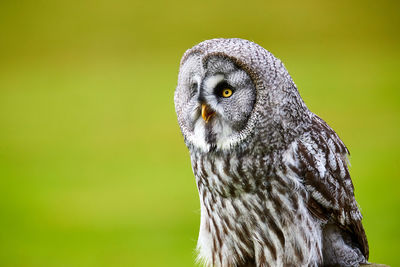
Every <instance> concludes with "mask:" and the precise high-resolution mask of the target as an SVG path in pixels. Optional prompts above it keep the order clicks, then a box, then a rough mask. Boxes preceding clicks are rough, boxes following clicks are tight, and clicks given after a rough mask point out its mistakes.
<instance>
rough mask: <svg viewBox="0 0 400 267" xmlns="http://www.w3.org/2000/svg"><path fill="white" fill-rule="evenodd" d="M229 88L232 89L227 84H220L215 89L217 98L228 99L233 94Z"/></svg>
mask: <svg viewBox="0 0 400 267" xmlns="http://www.w3.org/2000/svg"><path fill="white" fill-rule="evenodd" d="M231 88H232V87H231V86H230V85H229V84H228V83H226V82H222V83H220V84H218V85H217V87H216V88H215V93H216V95H218V96H219V97H223V98H228V97H230V96H231V95H232V94H233V90H232V89H231Z"/></svg>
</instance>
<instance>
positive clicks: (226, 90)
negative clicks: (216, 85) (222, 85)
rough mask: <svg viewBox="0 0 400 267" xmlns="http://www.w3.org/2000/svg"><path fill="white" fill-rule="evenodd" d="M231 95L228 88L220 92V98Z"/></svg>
mask: <svg viewBox="0 0 400 267" xmlns="http://www.w3.org/2000/svg"><path fill="white" fill-rule="evenodd" d="M232 94H233V92H232V90H231V89H229V88H226V89H223V90H222V97H230V96H231V95H232Z"/></svg>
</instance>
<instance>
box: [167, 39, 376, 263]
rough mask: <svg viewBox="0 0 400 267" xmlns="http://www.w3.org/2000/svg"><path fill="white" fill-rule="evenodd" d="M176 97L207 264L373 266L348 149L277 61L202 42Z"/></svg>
mask: <svg viewBox="0 0 400 267" xmlns="http://www.w3.org/2000/svg"><path fill="white" fill-rule="evenodd" d="M174 100H175V110H176V113H177V116H178V122H179V126H180V128H181V131H182V134H183V137H184V140H185V143H186V145H187V147H188V148H189V151H190V157H191V163H192V169H193V172H194V175H195V177H196V183H197V188H198V191H199V195H200V202H201V222H200V233H199V238H198V246H197V247H198V251H199V259H200V261H202V262H203V263H204V264H205V265H206V266H359V264H362V263H366V262H367V260H368V254H369V252H368V243H367V238H366V236H365V232H364V228H363V226H362V224H361V218H362V216H361V213H360V211H359V209H358V206H357V202H356V200H355V198H354V187H353V184H352V181H351V178H350V174H349V171H348V167H347V154H348V153H349V152H348V150H347V148H346V146H345V145H344V144H343V142H342V141H341V140H340V138H339V137H338V135H337V134H336V133H335V132H334V131H333V130H332V129H331V128H330V127H329V126H328V125H327V124H326V123H325V122H324V121H323V120H322V119H321V118H319V117H318V116H317V115H315V114H314V113H312V112H311V111H310V110H309V109H308V108H307V107H306V105H305V104H304V102H303V100H302V98H301V97H300V95H299V92H298V91H297V88H296V85H295V84H294V82H293V80H292V78H291V77H290V75H289V74H288V72H287V70H286V69H285V67H284V65H283V64H282V62H281V61H280V60H279V59H277V58H276V57H274V56H273V55H272V54H271V53H270V52H268V51H266V50H265V49H264V48H262V47H261V46H259V45H257V44H255V43H253V42H250V41H247V40H242V39H213V40H207V41H204V42H202V43H200V44H198V45H196V46H194V47H193V48H191V49H189V50H188V51H186V53H185V54H184V56H183V58H182V60H181V64H180V71H179V78H178V85H177V88H176V90H175V99H174Z"/></svg>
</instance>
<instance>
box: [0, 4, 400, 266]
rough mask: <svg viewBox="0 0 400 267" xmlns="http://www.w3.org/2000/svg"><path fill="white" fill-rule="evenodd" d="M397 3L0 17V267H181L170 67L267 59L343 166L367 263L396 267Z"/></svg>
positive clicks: (182, 200) (187, 190)
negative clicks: (247, 55) (208, 50)
mask: <svg viewBox="0 0 400 267" xmlns="http://www.w3.org/2000/svg"><path fill="white" fill-rule="evenodd" d="M399 7H400V6H399V2H398V1H397V2H396V1H326V2H321V1H316V0H315V1H308V0H307V1H293V2H290V1H280V2H278V1H275V2H267V1H220V2H213V1H175V2H169V1H147V2H141V1H127V0H117V1H93V0H83V1H76V0H73V1H43V0H38V1H23V0H16V1H7V0H2V1H0V216H1V217H0V229H1V230H0V231H1V233H0V266H194V258H195V253H194V248H195V245H196V240H197V234H198V228H199V215H200V212H199V200H198V195H197V190H196V186H195V182H194V177H193V175H192V172H191V167H190V161H189V155H188V152H187V149H186V147H185V145H184V143H183V140H182V137H181V134H180V131H179V128H178V124H177V122H176V117H175V111H174V104H173V92H174V89H175V86H176V81H177V74H178V67H179V60H180V57H181V56H182V54H183V53H184V51H185V50H186V49H188V48H190V47H191V46H193V45H195V44H196V43H198V42H200V41H202V40H205V39H210V38H215V37H241V38H245V39H249V40H253V41H255V42H257V43H259V44H260V45H262V46H263V47H265V48H266V49H268V50H269V51H271V52H272V53H274V54H275V55H276V56H277V57H279V58H280V59H282V61H283V62H284V63H285V65H286V67H287V68H288V70H289V72H290V73H291V75H292V76H293V78H294V80H295V82H296V84H297V85H298V87H299V90H300V93H301V95H302V96H303V98H304V100H305V101H306V103H307V105H308V106H309V108H310V109H311V110H312V111H313V112H315V113H317V114H318V115H320V116H321V117H322V118H324V119H325V120H326V121H327V122H328V123H329V124H330V125H331V126H332V127H333V128H334V129H335V130H336V131H337V132H338V134H339V135H340V136H341V138H342V139H343V141H344V142H345V143H346V145H347V146H348V147H349V149H350V151H351V153H352V154H351V155H352V156H351V162H352V167H351V174H352V177H353V181H354V184H355V187H356V197H357V200H358V202H359V204H360V206H361V208H362V212H363V214H364V225H365V228H366V232H367V235H368V238H369V242H370V250H371V257H370V259H371V261H373V262H380V263H386V264H390V265H392V266H396V265H400V257H399V255H398V249H399V243H398V241H399V240H398V239H399V237H400V230H399V228H400V223H399V219H400V214H399V210H400V209H399V206H400V196H399V193H398V187H399V185H400V182H399V168H400V160H399V156H398V153H399V152H398V151H399V150H400V75H399V61H400V53H399V44H400V42H399V36H400V34H399V26H400V21H399V20H400V19H399V15H398V14H399V11H400V8H399Z"/></svg>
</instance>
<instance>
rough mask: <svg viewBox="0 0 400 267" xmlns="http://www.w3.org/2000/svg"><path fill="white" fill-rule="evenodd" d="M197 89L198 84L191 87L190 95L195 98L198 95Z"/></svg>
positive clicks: (195, 83)
mask: <svg viewBox="0 0 400 267" xmlns="http://www.w3.org/2000/svg"><path fill="white" fill-rule="evenodd" d="M197 88H198V84H197V82H194V83H192V84H191V85H190V92H191V93H190V95H191V96H192V97H193V96H195V95H196V94H197Z"/></svg>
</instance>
